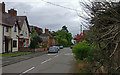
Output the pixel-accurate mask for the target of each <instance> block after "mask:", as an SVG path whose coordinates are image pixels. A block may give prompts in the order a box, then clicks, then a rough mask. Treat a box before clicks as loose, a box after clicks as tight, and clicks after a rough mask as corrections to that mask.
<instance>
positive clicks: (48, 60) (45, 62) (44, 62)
mask: <svg viewBox="0 0 120 75" xmlns="http://www.w3.org/2000/svg"><path fill="white" fill-rule="evenodd" d="M51 59H52V58H50V59H48V60H45V61H43V62H41V64H44V63H46V62H48V61H50V60H51Z"/></svg>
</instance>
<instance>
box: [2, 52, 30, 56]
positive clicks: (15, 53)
mask: <svg viewBox="0 0 120 75" xmlns="http://www.w3.org/2000/svg"><path fill="white" fill-rule="evenodd" d="M30 53H32V52H13V53H4V54H0V56H2V57H12V56H19V55H25V54H30Z"/></svg>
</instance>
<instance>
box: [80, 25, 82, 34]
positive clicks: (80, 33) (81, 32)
mask: <svg viewBox="0 0 120 75" xmlns="http://www.w3.org/2000/svg"><path fill="white" fill-rule="evenodd" d="M81 33H82V25H80V34H81Z"/></svg>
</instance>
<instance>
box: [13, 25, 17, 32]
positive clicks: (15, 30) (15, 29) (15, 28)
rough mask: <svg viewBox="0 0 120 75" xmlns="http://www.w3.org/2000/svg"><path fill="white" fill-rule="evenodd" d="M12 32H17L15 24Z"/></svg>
mask: <svg viewBox="0 0 120 75" xmlns="http://www.w3.org/2000/svg"><path fill="white" fill-rule="evenodd" d="M14 32H17V27H16V24H15V27H14Z"/></svg>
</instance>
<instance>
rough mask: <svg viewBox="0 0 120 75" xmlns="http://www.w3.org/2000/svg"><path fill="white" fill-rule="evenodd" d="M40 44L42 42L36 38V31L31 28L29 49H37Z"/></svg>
mask: <svg viewBox="0 0 120 75" xmlns="http://www.w3.org/2000/svg"><path fill="white" fill-rule="evenodd" d="M41 42H42V39H41V38H40V37H39V36H38V34H37V33H36V30H35V29H34V28H32V32H31V43H30V48H33V49H35V48H37V47H38V44H39V43H41Z"/></svg>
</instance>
